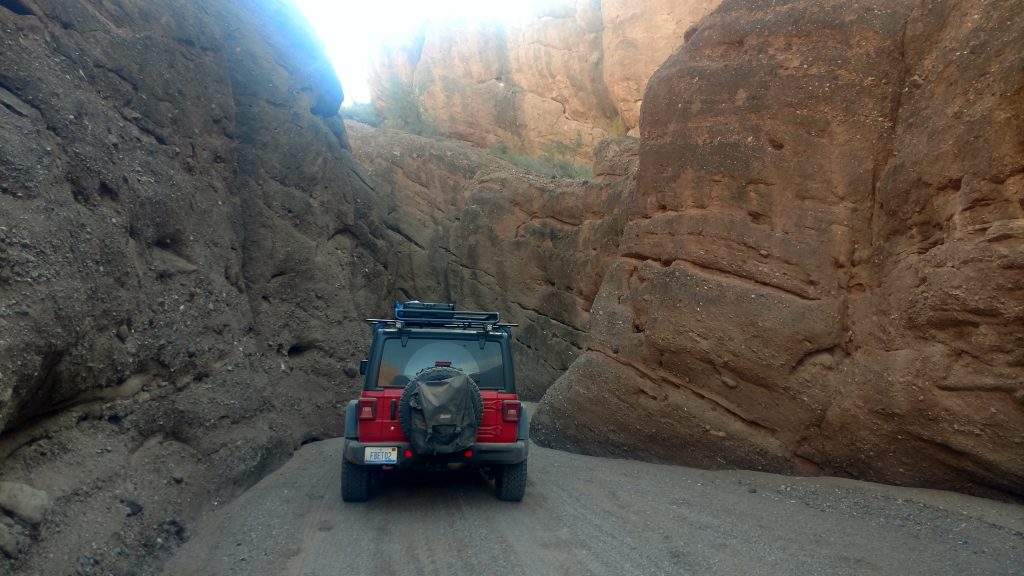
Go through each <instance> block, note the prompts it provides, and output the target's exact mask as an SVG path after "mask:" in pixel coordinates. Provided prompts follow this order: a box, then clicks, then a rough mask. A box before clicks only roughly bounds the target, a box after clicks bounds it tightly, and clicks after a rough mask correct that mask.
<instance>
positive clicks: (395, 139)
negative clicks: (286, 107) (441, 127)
mask: <svg viewBox="0 0 1024 576" xmlns="http://www.w3.org/2000/svg"><path fill="white" fill-rule="evenodd" d="M346 126H347V128H348V133H349V135H350V138H351V140H352V149H353V151H354V153H355V155H356V156H357V158H358V159H359V161H360V162H361V163H362V164H363V165H364V166H365V167H366V171H367V178H368V180H369V181H370V182H371V183H372V184H373V186H374V189H375V191H376V193H377V194H378V196H379V197H380V202H379V203H378V204H377V205H376V213H375V217H376V220H377V221H379V222H380V223H381V226H382V228H381V238H382V240H383V241H384V242H385V243H386V244H387V245H388V246H390V247H391V248H390V253H389V255H388V257H387V260H386V262H385V264H386V266H387V269H388V270H389V272H390V275H389V282H393V284H391V285H389V286H388V288H387V290H388V291H389V292H393V293H396V294H400V295H402V296H403V297H404V298H408V299H417V300H422V301H443V302H455V303H457V304H458V305H459V307H460V308H467V309H486V310H499V311H501V312H502V314H503V316H502V318H503V319H504V320H506V321H511V322H518V323H519V324H520V326H519V327H518V328H516V329H514V330H513V332H512V333H513V336H514V348H513V353H514V354H515V356H516V359H517V364H516V376H517V381H518V383H519V390H520V393H521V394H523V395H524V396H525V397H526V398H528V399H531V400H535V399H539V398H540V397H541V395H542V394H543V393H544V391H545V390H547V388H548V387H549V386H550V385H551V384H552V383H553V382H554V381H555V379H557V378H558V377H559V376H560V375H561V374H562V373H563V372H565V370H566V369H567V368H568V367H569V365H570V364H572V362H573V361H574V360H575V359H576V358H577V357H578V356H579V355H580V352H581V350H582V348H583V344H584V341H585V336H586V331H587V329H588V326H589V323H590V313H589V312H590V309H591V306H592V304H593V301H594V298H595V297H596V296H597V292H598V289H599V288H600V286H601V280H602V278H603V276H604V272H605V270H606V268H607V267H608V264H609V263H610V261H611V260H612V259H613V258H614V257H615V255H616V254H617V251H618V242H619V239H620V238H621V236H622V230H623V227H624V226H625V224H626V215H625V212H624V211H623V210H621V207H622V206H626V205H629V204H630V203H632V194H633V182H634V178H635V175H636V141H635V139H632V138H629V137H623V138H620V139H614V140H607V141H605V142H604V143H603V144H602V145H601V146H600V147H599V148H598V151H597V156H598V158H597V161H596V162H595V165H594V171H595V178H594V179H593V180H592V181H590V182H587V183H580V182H575V181H569V180H556V179H550V178H544V177H539V176H534V175H531V174H529V173H527V172H524V171H522V170H521V169H518V168H516V167H515V166H513V165H511V164H508V163H506V162H503V161H501V160H498V159H497V158H495V157H493V156H491V155H489V154H486V153H484V152H481V151H479V150H476V149H475V148H473V147H471V146H468V145H466V144H462V143H456V142H451V141H447V142H442V141H437V140H430V139H426V138H422V137H419V136H413V135H411V134H407V133H404V132H398V131H394V130H384V129H372V128H369V127H367V126H364V125H362V124H357V123H351V122H349V123H346Z"/></svg>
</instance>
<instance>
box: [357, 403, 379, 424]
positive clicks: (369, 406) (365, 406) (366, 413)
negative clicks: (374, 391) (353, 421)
mask: <svg viewBox="0 0 1024 576" xmlns="http://www.w3.org/2000/svg"><path fill="white" fill-rule="evenodd" d="M376 418H377V399H376V398H360V399H359V419H360V420H374V419H376Z"/></svg>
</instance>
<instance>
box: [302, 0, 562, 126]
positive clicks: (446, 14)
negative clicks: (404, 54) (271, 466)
mask: <svg viewBox="0 0 1024 576" xmlns="http://www.w3.org/2000/svg"><path fill="white" fill-rule="evenodd" d="M294 1H295V3H296V4H297V5H298V7H299V9H300V10H302V12H303V13H304V14H305V15H306V18H308V19H309V21H310V24H312V25H313V28H314V29H315V30H316V32H317V34H318V35H319V36H320V39H321V40H322V41H323V43H324V47H325V48H326V50H327V56H328V58H330V59H331V62H332V63H333V64H334V68H335V70H337V71H338V77H339V78H340V79H341V85H342V88H344V90H345V105H346V106H351V105H352V104H353V103H355V102H369V101H370V90H369V87H368V86H367V84H366V79H367V78H368V77H369V69H370V68H369V63H370V58H371V56H372V55H373V54H374V53H375V52H376V50H377V49H378V47H379V46H380V45H381V43H382V42H385V41H386V42H389V43H394V42H400V41H401V40H403V39H405V38H409V37H411V36H412V35H413V34H414V33H415V31H416V30H417V28H418V27H419V26H420V25H421V24H422V23H423V22H425V21H427V20H429V19H433V20H456V19H460V18H461V19H466V20H487V21H502V22H514V21H516V20H520V19H524V18H526V17H527V16H529V15H530V14H531V13H532V11H533V7H534V5H536V4H538V3H539V2H540V1H542V0H429V1H428V0H294Z"/></svg>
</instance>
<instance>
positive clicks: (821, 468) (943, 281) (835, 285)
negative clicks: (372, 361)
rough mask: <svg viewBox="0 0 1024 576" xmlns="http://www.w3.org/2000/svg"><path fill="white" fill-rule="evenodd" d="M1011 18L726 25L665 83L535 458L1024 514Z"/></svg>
mask: <svg viewBox="0 0 1024 576" xmlns="http://www.w3.org/2000/svg"><path fill="white" fill-rule="evenodd" d="M1019 8H1020V6H1019V3H1016V2H1009V1H1003V2H994V3H993V2H981V1H975V0H961V1H956V0H949V1H941V2H929V3H906V2H895V1H891V0H865V1H863V2H859V3H858V4H857V7H856V8H854V7H852V6H851V5H850V4H849V3H848V2H829V1H824V2H823V1H820V0H814V1H804V0H793V1H789V2H759V1H750V0H748V1H733V0H727V1H726V2H723V4H722V5H721V6H720V7H719V8H718V10H716V11H715V12H714V13H713V14H712V15H710V16H708V17H707V18H706V19H704V20H703V22H702V23H701V24H700V26H699V28H698V29H696V30H695V31H694V32H692V36H691V37H690V39H689V41H688V42H687V43H686V45H685V46H684V47H683V48H681V49H680V50H679V51H678V52H676V53H675V54H674V55H673V56H672V57H671V58H670V59H669V60H668V61H667V62H666V63H665V65H664V66H662V67H661V68H660V69H659V70H658V72H657V73H656V74H655V75H654V77H653V78H652V79H651V81H650V85H649V87H648V90H647V93H646V95H645V98H644V107H643V112H642V117H641V123H640V125H641V145H640V167H639V173H638V181H637V189H636V201H637V206H636V213H635V214H633V215H631V217H630V220H629V223H628V224H627V225H626V228H625V232H624V235H623V238H622V239H621V241H620V243H619V255H618V258H617V259H615V260H614V262H613V263H612V264H611V266H610V268H609V269H608V271H607V273H606V275H605V277H604V281H603V283H602V286H601V289H600V291H599V292H598V295H597V298H596V299H595V301H594V305H593V308H592V309H591V311H590V331H589V333H588V339H587V343H586V352H585V353H584V354H583V356H582V357H581V358H580V359H578V360H577V361H576V362H575V363H574V364H573V365H572V366H571V367H570V369H569V371H568V372H567V373H566V375H565V376H563V377H562V378H561V379H559V381H558V382H557V383H556V384H555V385H554V386H553V387H552V388H551V389H550V390H549V391H548V393H547V395H546V396H545V397H544V400H543V401H542V403H541V405H540V408H539V411H538V414H537V416H536V418H535V419H534V432H535V434H536V437H537V438H538V439H539V440H540V441H542V442H543V443H545V444H548V445H553V446H562V447H569V448H572V449H577V450H582V451H585V452H589V453H594V454H612V455H618V456H627V457H643V458H651V459H656V460H662V461H671V462H678V463H683V464H690V465H697V466H702V467H713V468H719V467H742V468H750V469H759V470H771V471H780V472H786V473H806V474H822V473H824V474H836V475H848V476H853V477H857V478H863V479H870V480H878V481H884V482H890V483H897V484H909V485H917V486H931V487H942V488H953V489H957V490H964V491H968V492H973V493H979V494H989V495H1002V496H1007V495H1014V496H1015V497H1018V498H1019V497H1021V496H1022V495H1024V444H1022V442H1024V440H1022V439H1024V435H1022V431H1024V260H1022V256H1024V163H1022V162H1024V138H1022V134H1024V54H1022V53H1021V51H1020V50H1019V49H1018V47H1019V46H1021V45H1024V16H1022V12H1021V11H1020V9H1019Z"/></svg>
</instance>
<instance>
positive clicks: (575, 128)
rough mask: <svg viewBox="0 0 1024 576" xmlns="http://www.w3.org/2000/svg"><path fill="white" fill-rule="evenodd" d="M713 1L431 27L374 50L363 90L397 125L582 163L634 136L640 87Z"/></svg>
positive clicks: (565, 7)
mask: <svg viewBox="0 0 1024 576" xmlns="http://www.w3.org/2000/svg"><path fill="white" fill-rule="evenodd" d="M718 1H719V0H688V1H686V2H667V1H659V2H643V3H635V2H634V3H629V2H624V1H621V0H603V1H602V0H576V1H574V2H573V1H563V2H556V3H553V4H551V5H549V6H546V7H543V8H540V9H539V10H540V11H539V12H538V13H537V15H536V17H535V18H532V19H530V20H528V21H526V22H524V23H519V24H510V25H502V24H495V23H483V24H470V25H467V24H466V23H464V22H457V23H432V24H430V25H428V26H426V28H425V29H424V32H423V35H422V36H421V37H420V38H417V39H415V40H413V41H411V42H407V43H405V44H403V45H401V46H393V47H391V48H389V49H387V50H385V51H384V53H383V54H382V55H381V56H380V58H379V62H378V64H377V65H376V70H375V74H374V79H373V81H372V86H371V90H372V92H373V98H374V101H375V103H376V104H377V106H378V107H379V108H380V109H381V110H382V112H383V115H384V116H385V117H386V118H392V119H393V120H397V121H396V122H393V124H397V125H399V126H401V125H403V124H409V120H410V116H414V117H415V118H416V121H415V122H422V125H414V126H408V125H406V126H405V127H406V128H407V129H409V128H411V129H413V130H414V131H417V132H424V131H436V132H437V133H439V134H441V135H444V136H448V137H451V138H456V139H459V140H464V141H467V142H472V143H474V144H476V145H478V146H481V147H488V146H494V145H503V146H507V147H508V148H509V149H511V150H513V151H517V152H522V153H527V154H532V155H542V154H545V153H547V154H552V153H556V154H564V155H566V156H570V157H575V158H577V159H580V160H582V161H585V162H589V161H590V160H591V159H592V158H593V149H594V147H595V146H596V144H597V143H598V142H599V141H600V140H601V139H602V138H605V137H607V136H609V135H615V134H622V133H625V132H627V131H629V130H632V129H634V128H636V126H637V125H638V120H639V110H640V101H641V100H642V97H643V91H644V88H645V87H646V84H647V79H648V78H649V77H650V75H651V74H652V73H653V72H654V70H656V69H657V67H658V66H660V65H661V63H662V62H663V61H664V60H665V58H666V57H668V55H670V54H671V53H672V52H673V51H674V50H675V49H676V48H677V47H678V46H679V45H680V44H682V42H683V35H684V32H685V31H686V29H688V28H689V27H691V26H692V25H693V24H695V23H696V22H697V20H699V19H700V18H701V17H703V16H704V15H705V14H707V13H708V12H710V11H711V10H712V9H713V8H714V7H715V6H716V5H717V4H718Z"/></svg>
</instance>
